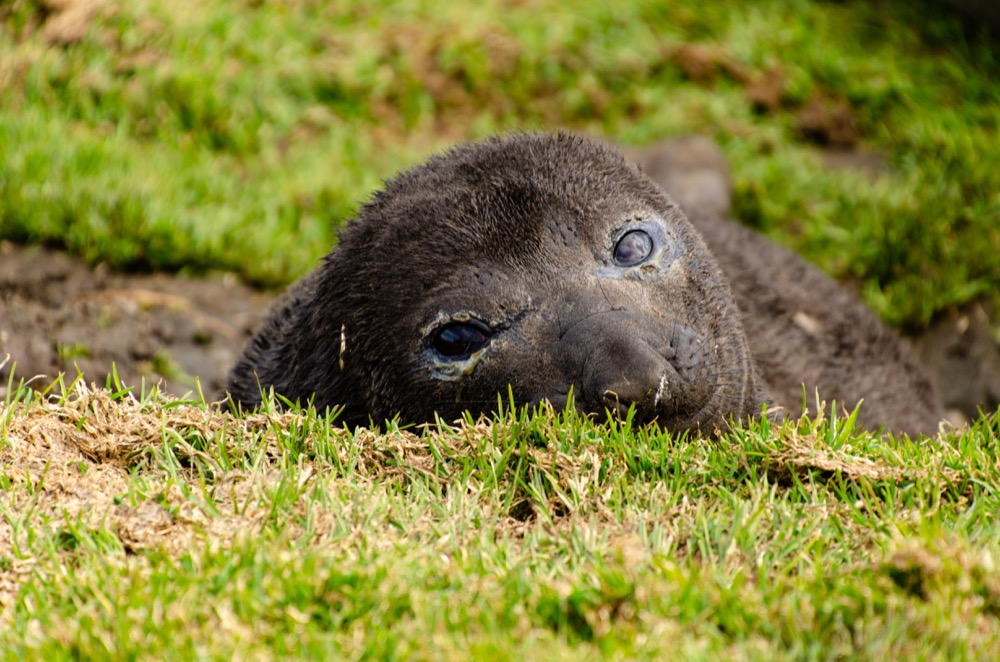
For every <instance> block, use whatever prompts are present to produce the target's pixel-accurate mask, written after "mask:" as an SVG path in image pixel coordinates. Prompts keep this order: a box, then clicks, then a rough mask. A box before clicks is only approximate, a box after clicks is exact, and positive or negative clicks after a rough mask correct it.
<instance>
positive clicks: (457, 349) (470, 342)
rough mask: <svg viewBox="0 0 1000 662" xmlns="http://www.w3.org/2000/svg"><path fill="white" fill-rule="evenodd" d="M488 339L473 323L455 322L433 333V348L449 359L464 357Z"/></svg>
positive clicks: (483, 345) (483, 331) (480, 347)
mask: <svg viewBox="0 0 1000 662" xmlns="http://www.w3.org/2000/svg"><path fill="white" fill-rule="evenodd" d="M489 341H490V337H489V335H487V333H486V331H485V330H483V329H481V328H480V327H479V326H477V325H475V324H464V323H459V322H456V323H454V324H449V325H447V326H445V327H443V328H442V329H441V330H439V331H438V332H437V333H436V334H435V335H434V350H435V351H436V352H437V353H438V354H440V355H441V356H443V357H445V358H449V359H465V358H468V357H469V356H471V355H472V354H473V353H474V352H477V351H479V350H480V349H482V348H483V347H485V346H486V344H487V343H488V342H489Z"/></svg>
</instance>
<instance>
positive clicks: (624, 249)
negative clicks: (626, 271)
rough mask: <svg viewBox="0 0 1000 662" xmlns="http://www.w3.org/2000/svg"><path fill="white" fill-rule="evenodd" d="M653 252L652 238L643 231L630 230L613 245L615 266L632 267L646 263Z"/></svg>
mask: <svg viewBox="0 0 1000 662" xmlns="http://www.w3.org/2000/svg"><path fill="white" fill-rule="evenodd" d="M652 252H653V238H652V237H650V236H649V233H647V232H646V231H645V230H632V231H630V232H626V233H625V234H624V235H622V238H621V239H619V240H618V243H617V244H615V250H614V258H615V264H617V265H618V266H619V267H634V266H635V265H637V264H642V263H643V262H645V261H646V258H648V257H649V256H650V255H651V254H652Z"/></svg>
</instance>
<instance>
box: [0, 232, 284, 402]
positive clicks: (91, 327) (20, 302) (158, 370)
mask: <svg viewBox="0 0 1000 662" xmlns="http://www.w3.org/2000/svg"><path fill="white" fill-rule="evenodd" d="M0 293H2V294H0V362H2V359H3V357H4V356H6V355H8V354H9V355H10V357H11V361H10V362H9V363H8V364H7V365H6V366H3V367H0V382H2V383H0V397H3V395H4V394H5V392H6V390H7V387H8V384H7V381H8V378H9V376H10V371H11V369H12V367H13V365H14V363H16V376H17V377H18V378H21V379H26V380H28V379H31V380H33V385H35V386H36V387H45V386H47V385H48V384H49V383H51V381H52V380H53V379H55V377H56V376H57V375H58V374H60V373H64V374H66V375H67V376H69V378H70V379H72V378H73V377H75V376H76V374H77V369H79V370H81V371H83V373H84V376H85V377H86V378H87V379H88V380H89V381H91V382H96V383H98V384H104V383H105V381H106V376H107V375H108V374H110V373H111V371H112V366H115V368H116V369H117V372H118V375H119V377H120V378H121V380H122V381H123V382H124V383H125V384H126V385H128V386H133V387H138V386H139V385H140V384H141V383H142V382H143V380H145V383H146V384H147V386H148V385H152V384H157V383H158V384H161V386H162V388H163V389H164V391H165V392H167V393H171V394H174V395H183V394H184V393H186V392H188V391H192V390H194V389H195V388H196V381H195V378H199V379H200V382H201V388H202V390H203V392H204V393H205V396H206V397H214V396H215V394H217V393H218V392H220V391H221V389H222V387H223V386H224V382H225V376H226V373H227V371H228V369H229V367H230V366H231V365H232V364H233V363H234V362H235V360H236V358H237V356H238V355H239V352H240V351H241V350H242V348H243V345H244V343H245V342H246V340H247V338H248V337H249V335H250V334H251V333H252V331H253V329H254V328H256V326H257V325H258V324H259V323H260V322H261V321H262V319H263V317H264V315H265V313H266V312H267V309H268V307H269V306H270V304H271V302H272V301H273V299H274V295H273V294H266V293H260V292H257V291H255V290H252V289H250V288H248V287H246V286H244V285H242V284H240V283H239V282H238V281H237V280H236V279H235V278H234V277H232V276H218V277H213V278H207V279H194V278H185V277H182V276H171V275H165V274H157V275H129V274H120V273H111V272H109V271H108V270H107V269H105V268H102V267H98V268H96V269H92V268H90V267H88V266H87V265H85V264H83V263H82V262H80V261H79V260H76V259H73V258H71V257H68V256H67V255H64V254H62V253H59V252H56V251H52V250H47V249H43V248H37V247H33V248H22V247H19V246H15V245H13V244H10V243H0Z"/></svg>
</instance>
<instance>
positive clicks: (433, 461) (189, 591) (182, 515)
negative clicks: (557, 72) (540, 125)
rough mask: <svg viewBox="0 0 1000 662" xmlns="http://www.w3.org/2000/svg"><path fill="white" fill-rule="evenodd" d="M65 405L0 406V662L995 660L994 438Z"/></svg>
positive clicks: (124, 396) (997, 495) (112, 398)
mask: <svg viewBox="0 0 1000 662" xmlns="http://www.w3.org/2000/svg"><path fill="white" fill-rule="evenodd" d="M60 392H61V391H60V387H58V386H57V387H56V388H55V390H54V391H53V393H55V394H58V393H60ZM62 392H64V393H68V394H70V395H62V396H58V395H53V396H50V399H47V400H43V398H42V397H41V396H39V395H35V394H32V392H30V391H27V390H21V391H18V390H17V389H16V388H15V389H13V392H12V395H11V396H10V397H9V398H8V402H9V404H8V405H6V406H5V407H4V408H3V409H0V462H2V465H3V468H4V470H3V472H2V474H0V475H2V478H0V481H2V484H0V515H2V519H0V539H3V540H5V541H7V544H6V545H5V549H3V551H2V553H0V602H2V603H3V612H2V618H3V620H4V621H5V622H6V625H5V626H4V628H2V629H0V650H2V651H4V652H5V657H6V658H8V659H15V658H24V657H28V658H33V659H62V658H67V657H84V658H93V657H99V658H104V657H107V656H109V655H110V656H112V657H115V658H133V657H145V658H153V659H163V658H172V659H189V658H191V657H193V656H199V657H210V658H227V659H228V658H231V657H233V656H239V657H243V658H251V657H260V656H263V657H270V656H286V655H290V656H293V657H308V658H316V657H329V656H331V655H332V656H337V657H352V658H353V657H360V656H373V657H379V658H386V657H416V658H453V657H462V658H466V657H484V656H487V655H503V656H517V657H520V658H531V659H538V658H540V657H543V656H555V657H559V658H566V657H573V658H579V657H585V656H586V657H591V656H601V657H622V656H625V657H630V658H631V657H643V658H649V657H657V658H667V659H672V658H678V657H683V658H694V659H719V658H720V657H722V658H725V659H831V658H843V657H852V658H853V657H857V658H862V659H885V658H886V657H887V656H895V657H902V658H905V659H913V658H914V657H919V658H939V659H993V658H995V657H996V656H997V654H1000V581H998V580H997V577H998V575H997V571H996V562H997V559H998V558H1000V556H998V554H1000V523H998V521H997V513H998V512H1000V467H998V465H997V463H996V456H997V453H998V451H1000V447H998V435H1000V427H998V420H1000V419H998V418H997V416H996V415H993V416H989V417H984V418H983V419H981V420H980V421H979V422H978V423H976V424H975V425H974V426H973V427H972V428H970V429H968V430H966V431H963V432H961V433H957V432H947V433H944V434H942V435H940V436H939V437H936V438H933V439H928V440H923V441H919V442H918V441H911V440H909V439H906V438H901V439H894V438H881V437H878V436H873V435H871V434H868V433H863V432H859V431H858V430H856V429H854V428H853V422H852V419H851V418H850V417H846V418H845V417H840V418H836V417H824V416H822V415H821V416H820V417H819V418H817V419H814V420H810V419H802V420H800V421H797V422H788V423H785V424H783V425H782V426H781V427H774V428H772V427H771V426H770V425H769V424H768V423H766V422H765V423H755V424H752V425H750V426H748V427H745V428H739V429H737V430H735V431H734V432H732V433H731V434H729V435H727V436H725V437H723V438H721V439H717V440H713V439H707V438H695V437H691V438H686V437H677V436H671V435H669V434H666V433H663V432H661V431H659V430H657V429H644V428H635V427H633V426H632V425H631V424H630V423H629V422H628V421H623V422H617V421H610V422H606V423H604V424H598V423H594V422H592V421H589V420H587V419H583V418H580V417H578V416H576V415H574V414H565V415H559V414H555V413H553V412H551V411H550V410H544V409H543V410H540V411H537V412H534V413H526V412H517V413H507V414H505V415H502V416H500V417H499V419H498V420H496V421H494V422H479V423H474V422H472V421H468V422H466V423H465V424H464V425H462V426H459V427H457V428H449V427H437V428H429V429H426V430H424V431H422V432H419V433H418V434H416V435H415V434H413V433H412V432H408V431H403V430H399V429H397V428H394V427H393V426H391V425H390V426H389V427H388V428H387V429H386V430H385V431H384V432H383V433H381V434H375V433H371V432H368V431H364V430H358V431H355V432H350V431H345V430H342V429H339V428H336V427H333V426H331V425H330V421H329V420H328V419H326V418H325V417H322V416H318V415H317V414H316V413H315V412H309V411H306V412H293V413H290V414H282V413H278V412H277V411H275V410H274V409H273V407H272V406H271V405H267V406H265V408H264V410H263V411H262V413H260V414H253V415H248V416H246V417H243V418H233V417H232V416H229V415H221V414H218V413H215V412H213V411H212V410H211V409H208V408H206V407H205V406H204V405H203V404H202V403H201V401H200V400H196V401H188V402H185V401H170V400H164V399H162V398H160V397H158V396H157V395H156V394H155V392H154V393H152V394H147V395H146V396H143V397H142V398H135V397H132V396H131V395H129V394H128V393H127V392H126V391H119V392H118V393H117V394H111V395H109V394H108V393H102V392H91V391H87V390H82V391H81V390H80V389H79V387H77V386H73V387H70V388H66V389H62ZM123 430H127V431H128V432H129V434H119V433H120V432H122V431H123Z"/></svg>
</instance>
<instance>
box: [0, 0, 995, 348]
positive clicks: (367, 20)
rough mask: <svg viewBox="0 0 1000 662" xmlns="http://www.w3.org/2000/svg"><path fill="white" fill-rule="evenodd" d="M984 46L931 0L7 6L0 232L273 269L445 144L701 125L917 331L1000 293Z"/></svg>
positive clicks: (757, 222) (802, 245) (773, 227)
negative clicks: (542, 132)
mask: <svg viewBox="0 0 1000 662" xmlns="http://www.w3.org/2000/svg"><path fill="white" fill-rule="evenodd" d="M998 42H1000V40H997V39H996V38H994V40H993V41H991V38H990V36H989V35H988V34H987V33H986V31H985V30H984V29H983V28H982V27H981V26H977V25H975V24H971V23H969V22H965V23H963V22H962V21H961V20H960V19H959V18H957V17H956V16H955V15H954V14H953V13H952V12H951V11H950V10H949V9H948V8H947V7H941V6H939V4H938V3H934V2H902V1H900V2H894V1H880V2H870V1H852V0H847V1H842V2H832V1H826V2H820V1H807V0H758V1H756V2H704V1H703V0H679V1H674V2H649V1H645V0H620V1H619V2H615V3H594V2H569V1H567V0H558V1H557V0H522V1H520V2H499V1H496V0H479V1H477V2H474V3H455V2H435V1H431V0H426V1H419V0H399V1H394V2H392V1H390V2H377V3H376V2H371V1H370V0H340V1H333V2H310V1H308V0H298V1H296V0H287V1H284V2H254V1H251V0H244V1H233V0H225V1H224V0H197V1H195V0H173V1H170V2H167V1H165V0H160V1H157V0H136V1H133V2H127V3H124V2H122V3H119V2H112V1H111V0H103V1H101V0H13V1H11V0H0V239H8V240H12V241H15V242H22V243H45V244H49V245H56V246H60V247H63V248H65V249H67V250H68V251H70V252H72V253H74V254H78V255H80V256H82V257H84V258H85V259H86V260H88V261H90V262H92V263H99V262H105V263H107V264H109V265H111V266H114V267H117V268H123V269H136V270H147V269H158V270H184V271H189V272H201V271H206V270H226V271H233V272H236V273H238V274H239V275H240V276H242V277H243V278H244V279H246V280H248V281H249V282H252V283H255V284H260V285H268V286H275V285H281V284H284V283H287V282H290V281H291V280H292V279H294V278H296V277H297V276H299V275H301V274H303V273H304V272H305V271H307V270H308V269H309V268H310V267H311V266H312V265H313V264H315V261H316V259H317V258H318V257H319V256H321V255H322V254H324V253H325V252H327V250H328V249H329V247H330V245H331V244H332V243H333V242H334V241H335V229H336V228H337V227H338V226H339V225H340V224H341V223H342V222H344V221H345V220H346V219H348V218H350V216H351V214H352V213H353V211H354V210H355V209H356V208H357V206H358V205H359V204H360V203H361V202H363V201H364V200H365V199H366V198H367V197H368V196H369V195H370V193H371V192H372V191H373V189H375V188H377V187H378V186H379V184H380V182H381V180H382V179H383V178H385V177H388V176H390V175H391V174H392V173H394V172H395V171H397V170H399V169H401V168H403V167H406V166H409V165H411V164H413V163H415V162H416V161H418V160H420V159H421V158H423V157H425V156H426V155H428V154H429V153H430V152H432V151H435V150H438V149H441V148H443V147H444V146H446V145H448V144H450V143H452V142H454V141H456V140H461V139H467V138H475V137H480V136H484V135H488V134H490V133H494V132H498V131H507V130H532V129H555V128H568V129H572V130H577V131H583V132H587V133H591V134H598V135H604V136H608V137H611V138H613V139H615V140H617V141H619V142H620V143H622V144H629V145H644V144H649V143H652V142H655V141H657V140H661V139H665V138H669V137H672V136H676V135H679V134H686V133H700V134H705V135H708V136H710V137H712V138H714V139H715V140H717V141H718V142H719V143H720V145H721V146H722V147H723V150H724V151H725V152H726V154H727V157H728V158H729V160H730V163H731V165H732V168H733V171H734V179H735V196H736V197H735V207H734V209H735V214H736V216H737V217H738V218H739V219H740V220H741V221H742V222H744V223H747V224H749V225H751V226H754V227H756V228H758V229H759V230H761V231H763V232H765V233H767V234H768V235H770V236H772V237H774V238H775V239H776V240H777V241H779V242H781V243H784V244H786V245H789V246H791V247H793V248H794V249H795V250H797V251H799V252H801V253H803V254H804V255H805V256H806V257H807V258H808V259H810V260H812V261H813V262H816V263H817V264H819V265H820V266H822V267H823V268H824V269H826V270H827V271H828V272H830V273H831V274H833V275H834V276H836V277H837V278H839V279H840V280H842V281H845V282H847V283H849V284H850V285H852V286H853V287H855V288H856V289H858V290H859V291H861V292H862V294H863V296H864V297H865V298H866V300H867V301H868V303H869V304H870V305H871V306H872V307H873V308H875V309H876V310H877V311H878V312H879V313H880V314H881V315H882V316H883V317H884V318H885V319H887V320H888V321H890V322H891V323H893V324H896V325H898V326H901V327H904V328H907V329H910V330H913V329H918V328H920V327H922V326H923V325H925V324H926V323H927V322H928V321H929V320H930V319H931V318H932V316H933V315H934V314H935V313H938V312H941V311H944V310H947V309H949V308H952V307H956V306H960V305H962V304H964V303H967V302H970V301H972V300H977V299H983V298H986V299H990V300H995V299H996V297H997V293H998V292H1000V140H998V131H1000V80H998V72H1000V62H998V59H1000V58H998V53H1000V48H998V46H997V44H998ZM845 162H846V163H849V164H853V166H854V167H847V168H844V167H840V166H841V164H843V163H845Z"/></svg>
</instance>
